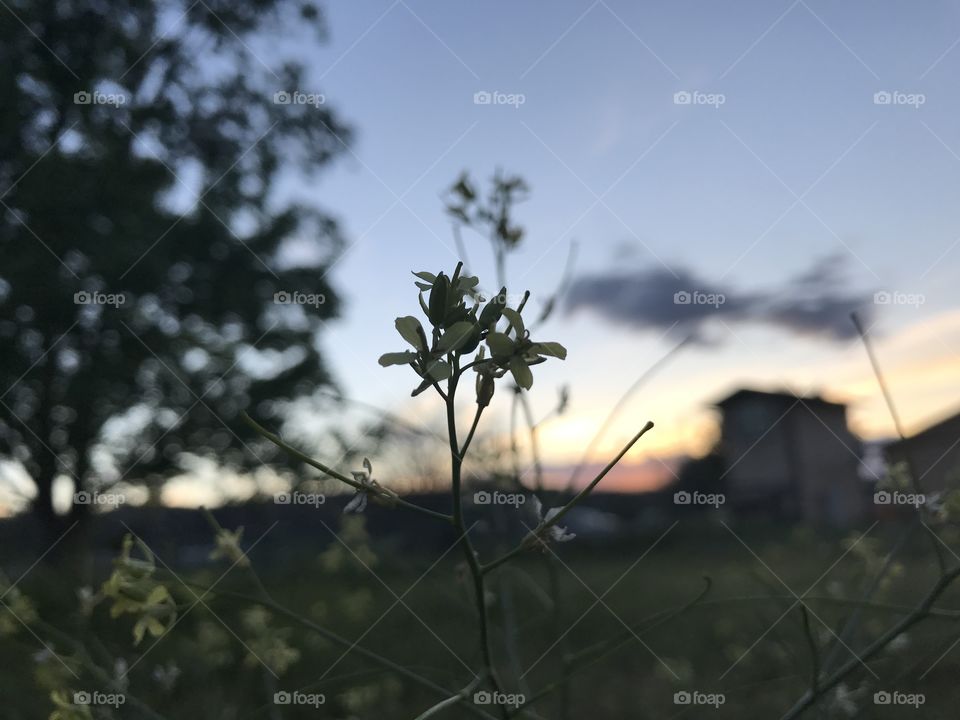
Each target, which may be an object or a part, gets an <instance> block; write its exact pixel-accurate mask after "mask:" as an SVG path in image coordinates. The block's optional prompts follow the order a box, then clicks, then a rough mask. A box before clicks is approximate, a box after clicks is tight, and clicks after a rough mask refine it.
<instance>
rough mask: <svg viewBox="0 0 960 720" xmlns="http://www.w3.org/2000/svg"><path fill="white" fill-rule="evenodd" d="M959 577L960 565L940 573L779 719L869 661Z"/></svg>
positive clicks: (794, 714)
mask: <svg viewBox="0 0 960 720" xmlns="http://www.w3.org/2000/svg"><path fill="white" fill-rule="evenodd" d="M958 576H960V567H958V568H954V569H953V570H950V571H949V572H947V573H945V574H943V575H941V576H940V578H939V579H938V580H937V582H936V584H935V585H934V586H933V588H932V589H931V590H930V592H929V593H927V596H926V597H925V598H924V599H923V600H922V601H921V602H920V604H919V605H917V607H916V608H914V609H913V610H912V611H911V612H910V613H909V614H908V615H907V616H906V617H904V618H903V619H902V620H900V621H899V622H898V623H896V624H895V625H893V627H891V628H890V629H889V630H887V632H885V633H884V634H883V635H881V636H880V637H879V638H877V639H876V640H874V641H873V642H872V643H871V644H870V645H868V646H867V648H866V649H865V650H864V651H863V652H861V653H857V657H853V658H850V659H849V660H848V661H847V662H846V663H844V664H843V665H841V666H840V668H839V669H838V670H837V671H836V672H835V673H833V674H832V675H830V676H829V677H828V678H826V679H824V680H823V681H822V682H821V683H820V685H819V688H818V691H817V692H811V691H809V690H808V691H807V692H806V693H804V694H803V696H802V697H801V698H800V699H799V700H797V702H796V703H795V704H794V706H793V707H792V708H790V709H789V710H788V711H787V713H786V714H785V715H784V716H783V718H781V720H795V718H798V717H800V716H801V715H802V714H803V713H804V712H806V711H807V710H808V709H809V708H810V707H811V706H813V705H814V704H815V703H816V702H817V700H819V699H820V698H821V697H823V696H824V695H825V694H826V693H827V692H829V691H830V690H833V688H835V687H836V686H837V685H839V684H840V683H841V682H843V681H844V679H845V678H846V677H847V676H848V675H850V674H851V673H853V672H855V671H856V670H857V669H858V668H859V667H860V666H861V664H862V663H866V662H867V661H868V660H871V659H872V658H874V657H876V656H877V655H879V654H880V653H881V652H883V650H884V649H885V648H886V647H887V646H888V645H889V644H890V643H892V642H893V641H894V640H896V639H897V638H898V637H900V636H901V635H903V633H905V632H906V631H907V630H909V629H910V628H911V627H913V626H914V625H916V624H917V623H919V622H921V621H922V620H924V619H926V618H927V617H929V616H930V614H931V608H932V606H933V603H934V602H936V600H937V598H938V597H940V595H942V594H943V592H944V591H945V590H946V589H947V588H948V587H949V586H950V584H951V583H952V582H953V581H954V580H955V579H956V578H957V577H958Z"/></svg>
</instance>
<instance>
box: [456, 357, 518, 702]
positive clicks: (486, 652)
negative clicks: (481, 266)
mask: <svg viewBox="0 0 960 720" xmlns="http://www.w3.org/2000/svg"><path fill="white" fill-rule="evenodd" d="M459 378H460V374H459V372H455V373H454V374H453V375H452V376H451V377H450V379H449V380H448V381H447V398H446V405H447V435H448V437H449V440H450V481H451V482H450V484H451V490H450V492H451V493H452V495H453V526H454V527H455V528H456V530H457V533H458V534H459V535H460V546H461V547H462V548H463V555H464V558H465V559H466V561H467V566H468V567H469V569H470V577H471V579H472V581H473V592H474V600H475V602H476V606H477V614H478V619H479V625H480V628H479V631H480V651H481V654H482V656H483V665H484V670H485V671H486V674H487V676H488V677H489V679H490V684H491V685H492V686H493V688H494V690H496V691H497V692H498V693H502V692H503V688H502V686H501V684H500V681H499V679H498V677H497V672H496V669H495V668H494V665H493V654H492V652H491V651H490V626H489V617H488V615H487V591H486V587H485V585H484V579H483V570H482V568H481V565H480V560H479V559H478V558H477V552H476V550H474V547H473V543H472V542H471V540H470V534H469V532H468V530H467V527H466V525H465V524H464V521H463V497H462V495H463V493H462V490H461V484H462V483H461V471H462V468H463V453H461V452H460V444H459V441H458V440H457V419H456V415H457V413H456V407H455V402H454V401H455V399H456V392H457V381H458V380H459ZM481 410H482V408H478V410H477V415H476V416H475V418H474V420H475V423H474V425H476V422H477V421H479V417H480V411H481ZM465 445H466V443H465ZM499 708H500V714H501V717H502V718H503V720H508V718H509V717H510V715H509V713H508V712H507V708H506V707H505V706H503V705H500V706H499Z"/></svg>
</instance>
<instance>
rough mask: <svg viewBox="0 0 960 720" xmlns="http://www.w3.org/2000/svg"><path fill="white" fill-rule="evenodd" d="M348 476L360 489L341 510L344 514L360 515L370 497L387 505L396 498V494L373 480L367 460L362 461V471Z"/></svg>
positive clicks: (371, 467) (353, 472) (356, 471)
mask: <svg viewBox="0 0 960 720" xmlns="http://www.w3.org/2000/svg"><path fill="white" fill-rule="evenodd" d="M350 474H351V475H353V479H354V480H356V481H357V483H358V484H359V485H360V486H361V487H359V488H357V492H356V494H355V495H354V496H353V497H352V498H351V499H350V502H348V503H347V505H346V507H345V508H343V511H344V512H345V513H362V512H363V511H364V510H366V509H367V500H368V499H369V497H370V496H371V495H372V496H373V497H374V498H379V499H381V500H383V501H385V502H387V503H390V502H392V501H393V500H395V499H396V498H397V494H396V493H395V492H393V490H389V489H387V488H385V487H383V485H381V484H380V483H378V482H377V481H376V480H374V479H373V466H372V465H371V464H370V461H369V460H368V459H367V458H364V459H363V470H354V471H351V473H350Z"/></svg>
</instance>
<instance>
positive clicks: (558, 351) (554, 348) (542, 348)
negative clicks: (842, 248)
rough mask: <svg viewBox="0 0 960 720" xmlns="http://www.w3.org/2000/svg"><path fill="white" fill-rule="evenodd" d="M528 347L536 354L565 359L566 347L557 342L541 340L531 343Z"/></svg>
mask: <svg viewBox="0 0 960 720" xmlns="http://www.w3.org/2000/svg"><path fill="white" fill-rule="evenodd" d="M530 349H531V350H533V352H535V353H537V355H543V356H545V357H555V358H559V359H560V360H566V359H567V349H566V348H565V347H564V346H563V345H561V344H560V343H558V342H541V343H533V345H531V346H530Z"/></svg>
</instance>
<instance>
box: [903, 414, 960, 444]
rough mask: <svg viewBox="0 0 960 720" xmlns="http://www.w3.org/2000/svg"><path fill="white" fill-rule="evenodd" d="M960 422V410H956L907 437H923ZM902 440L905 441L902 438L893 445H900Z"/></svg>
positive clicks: (909, 438) (912, 438)
mask: <svg viewBox="0 0 960 720" xmlns="http://www.w3.org/2000/svg"><path fill="white" fill-rule="evenodd" d="M958 422H960V412H955V413H953V414H952V415H948V416H947V417H945V418H942V419H940V420H937V421H935V422H933V423H931V424H930V425H927V426H926V427H925V428H924V429H923V430H918V431H917V432H915V433H914V434H913V435H910V436H909V437H907V438H906V439H907V440H914V439H916V438H922V437H924V436H926V435H929V434H933V433H935V432H938V431H940V430H946V429H947V427H948V426H949V425H952V424H954V423H958ZM902 442H903V441H902V440H899V439H898V440H895V441H894V442H892V443H890V444H891V446H893V447H895V446H897V445H900V444H901V443H902Z"/></svg>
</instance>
